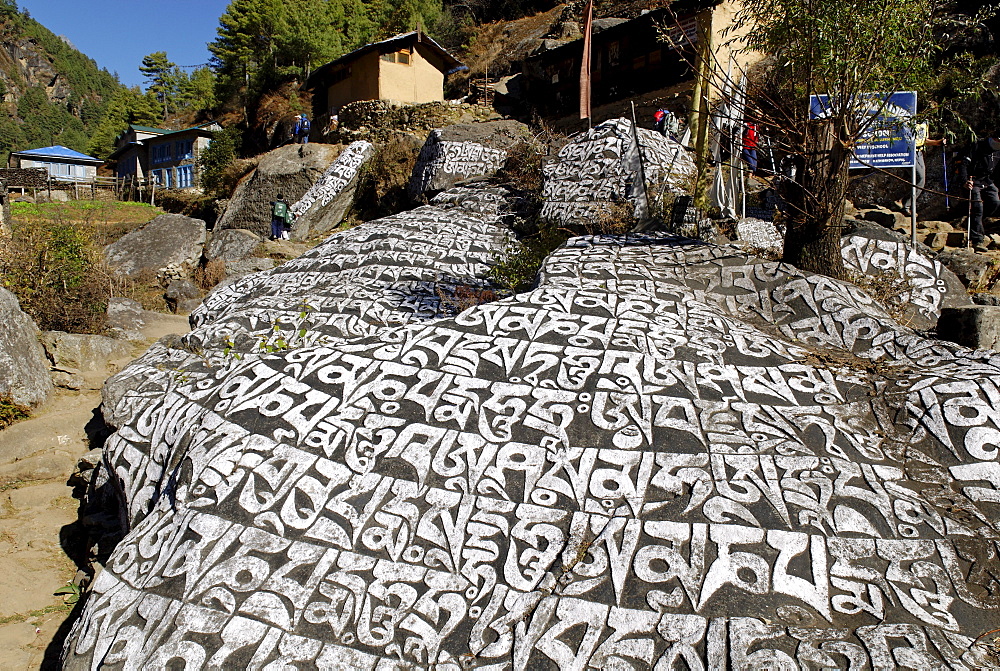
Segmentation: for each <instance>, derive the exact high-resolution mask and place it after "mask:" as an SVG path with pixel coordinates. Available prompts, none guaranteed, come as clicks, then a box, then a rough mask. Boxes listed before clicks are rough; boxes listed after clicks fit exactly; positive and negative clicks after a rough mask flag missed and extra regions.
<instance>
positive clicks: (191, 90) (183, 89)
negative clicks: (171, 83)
mask: <svg viewBox="0 0 1000 671" xmlns="http://www.w3.org/2000/svg"><path fill="white" fill-rule="evenodd" d="M174 77H175V80H176V81H177V103H178V105H179V106H180V107H182V108H184V109H189V110H209V109H212V108H213V107H215V74H214V73H213V72H212V70H211V68H197V69H196V70H194V71H193V72H191V74H188V73H186V72H185V71H184V70H181V69H180V68H175V70H174Z"/></svg>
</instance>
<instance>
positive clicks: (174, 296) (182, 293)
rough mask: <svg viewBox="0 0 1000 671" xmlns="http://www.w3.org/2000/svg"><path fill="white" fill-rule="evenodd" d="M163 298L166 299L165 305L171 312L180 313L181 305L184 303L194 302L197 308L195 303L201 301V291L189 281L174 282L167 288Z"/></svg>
mask: <svg viewBox="0 0 1000 671" xmlns="http://www.w3.org/2000/svg"><path fill="white" fill-rule="evenodd" d="M164 298H166V299H167V305H168V306H170V309H171V310H173V311H174V312H182V311H183V310H181V303H182V302H184V301H189V300H195V301H196V304H195V305H196V306H197V302H198V301H200V299H201V289H199V288H198V287H197V286H195V284H194V282H192V281H191V280H174V281H173V282H171V283H170V284H169V285H168V286H167V290H166V292H165V293H164ZM188 311H189V312H190V310H188Z"/></svg>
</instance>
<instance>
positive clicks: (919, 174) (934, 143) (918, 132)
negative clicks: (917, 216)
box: [903, 121, 947, 217]
mask: <svg viewBox="0 0 1000 671" xmlns="http://www.w3.org/2000/svg"><path fill="white" fill-rule="evenodd" d="M928 134H929V133H928V126H927V122H926V121H924V122H922V123H918V124H917V125H916V127H915V128H914V129H913V146H914V148H915V149H916V153H915V158H914V170H913V172H914V175H915V176H916V180H915V181H914V184H916V185H917V198H919V197H920V192H921V191H922V190H923V188H924V185H925V184H926V183H927V165H926V163H924V148H925V147H940V146H942V145H945V144H947V141H946V140H945V139H944V138H942V139H940V140H932V139H930V138H929V137H927V136H928ZM903 214H904V215H906V216H907V217H909V216H910V215H911V214H913V191H912V189H911V190H910V193H908V194H907V196H906V198H904V199H903Z"/></svg>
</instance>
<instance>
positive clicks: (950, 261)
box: [936, 248, 994, 291]
mask: <svg viewBox="0 0 1000 671" xmlns="http://www.w3.org/2000/svg"><path fill="white" fill-rule="evenodd" d="M936 258H937V260H938V261H940V262H941V263H943V264H944V265H945V266H947V267H948V269H949V270H951V271H952V272H953V273H955V275H957V276H958V279H959V280H961V281H962V284H964V285H965V286H966V287H969V288H970V289H977V290H979V291H983V290H985V289H988V288H989V287H988V286H986V285H987V283H988V282H989V280H990V279H991V278H992V276H993V271H994V261H993V259H992V258H990V257H989V256H986V255H984V254H977V253H976V252H974V251H972V250H971V249H966V248H962V249H954V250H948V251H944V252H942V253H940V254H938V255H937V257H936Z"/></svg>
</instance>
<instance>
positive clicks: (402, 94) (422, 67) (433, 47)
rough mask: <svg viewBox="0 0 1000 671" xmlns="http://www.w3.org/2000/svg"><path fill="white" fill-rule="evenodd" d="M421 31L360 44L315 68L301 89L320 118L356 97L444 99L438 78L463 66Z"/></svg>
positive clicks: (400, 100)
mask: <svg viewBox="0 0 1000 671" xmlns="http://www.w3.org/2000/svg"><path fill="white" fill-rule="evenodd" d="M467 69H468V68H467V67H466V66H465V65H463V64H462V63H461V62H460V61H459V60H458V59H456V58H455V57H454V56H452V55H451V54H449V53H448V52H447V51H445V49H444V47H442V46H441V45H440V44H438V43H437V42H435V41H434V40H432V39H431V38H430V37H428V36H427V35H425V34H423V33H421V32H419V31H413V32H410V33H404V34H401V35H396V36H395V37H390V38H389V39H387V40H383V41H382V42H375V43H373V44H366V45H365V46H363V47H361V48H360V49H355V50H354V51H352V52H351V53H349V54H345V55H344V56H341V57H340V58H338V59H337V60H335V61H331V62H330V63H327V64H326V65H323V66H321V67H319V68H317V69H316V70H315V71H314V72H313V73H312V74H311V75H310V76H309V79H308V80H306V83H305V86H304V87H303V88H304V89H305V90H307V91H312V93H313V117H314V118H315V119H317V120H323V119H324V118H327V117H328V116H329V115H334V114H337V112H338V111H339V110H340V108H341V107H343V106H344V105H346V104H348V103H352V102H357V101H360V100H386V101H390V102H395V103H405V104H417V103H428V102H435V101H441V100H444V80H445V77H447V76H448V75H450V74H454V73H456V72H461V71H463V70H467Z"/></svg>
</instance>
